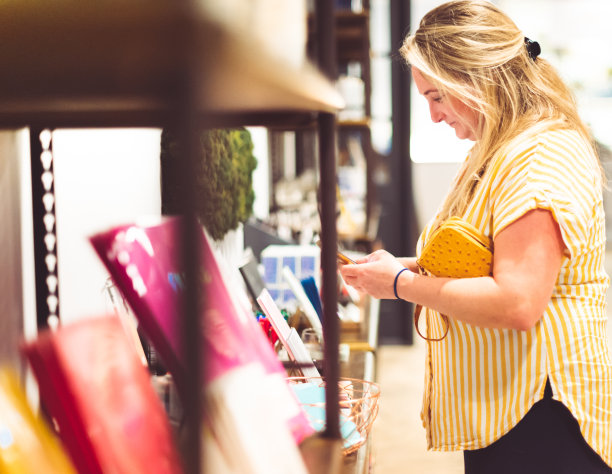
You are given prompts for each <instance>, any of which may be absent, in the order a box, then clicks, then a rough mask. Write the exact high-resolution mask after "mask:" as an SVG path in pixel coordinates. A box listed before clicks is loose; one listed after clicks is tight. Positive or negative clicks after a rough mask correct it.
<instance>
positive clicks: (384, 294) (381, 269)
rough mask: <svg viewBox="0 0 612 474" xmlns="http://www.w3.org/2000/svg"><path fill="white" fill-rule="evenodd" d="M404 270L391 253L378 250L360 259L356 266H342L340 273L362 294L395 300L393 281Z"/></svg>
mask: <svg viewBox="0 0 612 474" xmlns="http://www.w3.org/2000/svg"><path fill="white" fill-rule="evenodd" d="M403 268H405V267H404V265H402V263H401V262H400V260H399V259H397V258H395V257H394V256H393V255H391V254H390V253H389V252H387V251H385V250H377V251H376V252H374V253H371V254H370V255H367V256H365V257H362V258H360V259H358V260H357V264H356V265H342V266H341V267H340V272H341V274H342V278H344V281H345V282H346V283H347V284H348V285H350V286H352V287H353V288H355V289H356V290H357V291H359V292H360V293H367V294H369V295H371V296H373V297H374V298H379V299H384V298H395V294H394V293H393V281H394V280H395V275H397V273H398V272H399V271H400V270H401V269H403Z"/></svg>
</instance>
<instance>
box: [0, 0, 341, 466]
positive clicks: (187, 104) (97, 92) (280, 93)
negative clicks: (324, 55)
mask: <svg viewBox="0 0 612 474" xmlns="http://www.w3.org/2000/svg"><path fill="white" fill-rule="evenodd" d="M327 4H329V2H325V1H323V0H319V1H318V2H317V7H318V9H317V24H318V28H319V34H320V35H321V36H320V38H321V43H322V44H327V42H329V41H332V40H333V36H334V31H333V22H332V23H329V22H328V20H327V16H328V15H329V11H328V10H327V8H328V6H327ZM326 15H327V16H326ZM0 24H2V25H3V28H2V29H1V30H0V62H1V63H2V64H3V68H4V70H5V71H7V74H3V75H2V76H1V77H0V127H1V128H19V127H29V128H30V129H31V130H32V131H36V133H32V140H31V145H32V159H33V161H36V160H39V158H40V157H41V156H42V154H43V152H48V153H50V154H51V158H52V152H53V146H52V145H53V144H52V141H51V142H45V141H42V142H41V140H40V139H39V138H38V137H39V134H38V132H39V131H42V130H45V129H49V130H53V129H55V128H61V127H136V126H138V127H142V126H153V127H163V126H164V125H166V124H169V123H171V124H173V125H177V124H178V125H179V128H180V129H181V130H182V131H183V133H184V138H186V139H188V140H187V143H189V144H190V145H188V147H187V148H188V150H189V151H188V153H186V158H185V160H184V163H183V170H182V172H183V176H184V178H185V182H186V183H187V184H188V185H186V186H185V189H184V192H185V194H184V196H183V199H184V202H185V208H186V209H187V214H191V215H194V213H193V206H192V205H191V204H190V200H191V201H192V199H191V197H192V196H193V194H192V191H193V185H189V184H190V183H191V177H192V176H193V175H194V174H193V173H191V172H190V170H191V169H192V164H193V161H194V160H195V156H196V152H195V150H196V146H195V143H194V141H195V137H196V132H197V130H199V129H201V128H202V127H207V126H208V127H212V126H215V127H227V126H233V125H265V126H276V125H282V126H283V127H290V126H300V125H302V124H309V123H312V122H313V121H316V122H317V123H318V127H319V128H318V133H319V142H320V148H319V150H320V156H319V158H320V161H321V186H322V188H323V189H322V191H323V192H322V207H323V209H322V224H321V225H322V234H323V236H324V239H323V242H324V244H323V249H322V259H321V261H322V266H323V282H324V286H323V305H324V308H334V310H333V313H335V308H336V305H337V301H336V297H337V295H336V259H335V250H336V231H335V205H336V201H335V189H334V187H333V186H332V184H333V185H335V182H334V176H335V156H334V154H335V148H334V137H335V135H334V134H335V126H336V124H335V115H334V114H335V113H336V112H337V110H338V109H340V108H342V107H343V100H342V98H341V97H340V96H339V94H338V93H337V92H336V90H335V88H334V86H333V84H332V83H331V82H330V79H329V77H330V76H329V75H328V77H326V76H325V75H323V74H322V73H320V72H319V70H318V69H317V68H315V67H314V66H312V65H308V64H307V65H304V67H302V68H299V69H298V68H294V67H291V66H289V65H288V64H286V63H284V62H283V61H281V60H278V59H277V58H275V57H272V56H271V55H269V54H266V51H265V50H261V49H260V48H257V47H256V45H254V44H253V43H252V42H251V41H250V40H251V39H250V38H249V37H248V36H247V33H246V32H237V31H232V30H230V29H227V28H226V27H224V26H222V25H220V24H218V23H216V22H214V21H211V19H210V18H208V17H207V16H206V15H205V14H204V12H203V10H202V7H200V6H198V5H197V3H196V2H146V1H144V0H132V1H130V2H120V1H117V0H111V1H107V2H103V3H100V2H95V3H94V2H86V3H83V2H77V1H74V0H60V1H57V2H53V3H49V2H43V1H42V0H31V1H22V0H9V1H6V2H3V4H2V6H0ZM324 49H325V48H322V50H324ZM328 49H329V48H328ZM323 62H324V63H325V61H323ZM326 64H327V65H328V66H329V64H330V62H329V60H328V61H327V62H326ZM329 70H330V69H329V68H328V69H327V71H329ZM46 156H48V155H46ZM52 171H53V170H52V160H51V165H50V166H46V165H45V166H43V170H42V171H41V172H42V173H51V176H52ZM40 178H41V176H36V175H35V176H33V180H32V182H33V187H34V189H33V199H34V205H35V206H37V205H38V204H39V203H40V202H41V201H42V198H43V196H44V195H45V194H51V195H52V194H53V188H52V187H51V188H49V187H45V185H44V184H42V183H41V179H40ZM52 211H53V206H51V209H50V210H49V209H45V210H39V211H37V212H38V217H35V218H36V219H37V220H38V219H40V218H42V216H41V215H40V213H48V212H52ZM35 216H36V212H35ZM51 227H52V228H51V229H46V230H44V231H43V230H42V229H43V228H44V227H42V226H41V223H40V221H38V222H35V229H39V230H35V235H34V238H35V246H42V245H45V244H44V237H45V235H46V234H51V235H52V236H53V237H55V229H54V228H53V226H51ZM195 235H196V229H194V228H186V229H185V231H184V236H183V242H182V244H183V248H184V249H185V250H184V252H183V255H182V259H183V262H184V268H185V274H186V281H187V287H186V288H187V291H186V303H187V304H186V310H185V314H184V320H183V325H184V327H183V329H182V334H183V335H184V345H185V348H186V354H187V358H188V360H189V361H190V363H191V364H192V365H191V366H190V367H188V370H189V373H190V374H191V375H192V377H191V378H192V380H193V382H194V386H196V387H197V386H198V385H199V382H200V375H199V374H200V370H199V369H200V367H199V362H198V361H199V344H200V340H199V337H198V334H200V328H199V321H198V320H199V317H198V316H199V313H198V292H197V289H196V288H193V287H194V286H195V285H190V284H189V282H190V281H195V278H193V277H194V275H195V274H196V272H197V271H198V269H197V268H196V265H195V262H197V261H198V258H197V255H198V251H199V250H198V248H197V245H196V244H195V242H196V239H195ZM48 273H49V270H48V267H47V265H46V263H45V261H44V258H42V257H41V256H40V255H38V256H37V258H36V276H37V279H38V280H39V281H40V284H38V285H37V288H38V290H37V300H38V302H39V304H38V306H37V307H38V313H39V314H38V322H39V327H40V328H43V327H46V326H47V324H48V323H49V321H48V316H49V315H50V314H56V315H59V314H60V312H59V309H60V304H59V303H60V302H58V306H57V307H56V308H55V309H54V310H53V311H52V310H51V308H49V297H50V296H55V297H57V293H54V291H55V290H54V291H51V289H50V288H48V287H47V286H46V283H45V280H46V277H47V276H48ZM324 330H325V333H326V341H327V344H326V349H325V351H326V352H325V361H326V374H327V378H328V382H330V383H329V384H328V386H329V387H332V389H330V390H327V398H326V402H327V406H328V408H329V407H332V408H333V407H336V408H337V407H338V394H337V384H336V383H335V380H336V379H337V377H338V373H339V369H338V354H337V344H338V340H339V334H338V333H339V328H338V324H337V320H336V318H325V327H324ZM193 394H194V395H193V396H192V397H191V398H190V399H189V400H186V401H185V402H186V403H185V406H184V408H185V411H186V413H187V414H188V416H187V417H186V419H187V420H188V423H189V426H188V427H187V428H188V429H187V432H188V440H187V443H186V444H185V450H184V453H183V455H184V458H185V464H186V466H187V467H188V469H189V471H190V472H198V471H199V466H200V456H201V453H200V446H199V444H200V443H199V433H200V425H199V423H200V413H201V407H200V400H199V398H198V391H197V390H193ZM334 413H337V409H336V410H334V409H328V410H327V429H326V431H325V432H324V434H323V436H322V437H321V444H322V446H317V447H316V449H315V451H314V454H315V456H316V457H318V458H320V462H317V463H316V464H317V465H318V467H317V468H316V469H318V470H315V471H313V472H334V471H332V470H330V469H332V467H331V466H333V464H334V463H331V464H330V463H329V462H328V461H329V460H331V459H333V458H334V452H333V449H334V446H337V447H338V448H339V445H338V443H337V442H336V441H337V440H338V438H339V429H338V417H337V416H334ZM326 440H328V441H330V443H326ZM330 446H331V448H330Z"/></svg>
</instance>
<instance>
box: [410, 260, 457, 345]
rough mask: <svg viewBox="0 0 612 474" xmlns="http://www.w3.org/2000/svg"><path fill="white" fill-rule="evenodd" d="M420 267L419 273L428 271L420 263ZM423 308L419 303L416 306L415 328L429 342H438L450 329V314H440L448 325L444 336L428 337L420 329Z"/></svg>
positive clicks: (444, 335)
mask: <svg viewBox="0 0 612 474" xmlns="http://www.w3.org/2000/svg"><path fill="white" fill-rule="evenodd" d="M418 267H419V273H420V274H421V275H425V274H426V273H427V272H426V270H425V269H424V268H423V267H421V265H418ZM422 310H423V306H422V305H420V304H417V305H415V306H414V328H415V329H416V332H417V334H418V335H419V336H421V337H422V338H423V339H425V340H426V341H429V342H438V341H441V340H442V339H444V338H445V337H446V335H447V334H448V330H449V329H450V322H449V321H448V316H446V315H445V314H441V315H440V316H442V320H443V321H444V324H445V325H446V330H445V331H444V334H442V337H438V338H435V337H427V336H423V334H421V330H420V329H419V317H420V316H421V311H422Z"/></svg>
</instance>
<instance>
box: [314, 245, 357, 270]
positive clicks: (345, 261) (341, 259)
mask: <svg viewBox="0 0 612 474" xmlns="http://www.w3.org/2000/svg"><path fill="white" fill-rule="evenodd" d="M317 245H318V246H319V248H321V241H320V240H317ZM336 256H337V257H338V263H341V264H342V265H350V264H356V263H357V262H356V261H355V260H353V259H352V258H350V257H347V256H346V255H344V254H343V253H342V252H340V251H339V250H338V251H337V252H336Z"/></svg>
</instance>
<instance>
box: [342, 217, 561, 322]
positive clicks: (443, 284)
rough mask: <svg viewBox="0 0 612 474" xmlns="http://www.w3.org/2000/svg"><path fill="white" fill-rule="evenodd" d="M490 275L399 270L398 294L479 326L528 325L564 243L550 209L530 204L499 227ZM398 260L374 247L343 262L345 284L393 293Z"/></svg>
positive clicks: (537, 314) (540, 308)
mask: <svg viewBox="0 0 612 474" xmlns="http://www.w3.org/2000/svg"><path fill="white" fill-rule="evenodd" d="M494 245H495V250H494V253H493V276H491V277H480V278H434V277H428V276H422V275H418V274H416V273H413V272H403V273H402V274H401V275H400V277H399V278H398V283H397V290H398V294H399V296H400V297H401V298H403V299H405V300H408V301H412V302H414V303H418V304H422V305H423V306H427V307H429V308H432V309H435V310H436V311H439V312H440V313H442V314H446V315H448V316H450V317H453V318H455V319H457V320H460V321H464V322H467V323H470V324H473V325H477V326H481V327H492V328H508V329H519V330H528V329H530V328H531V327H533V325H535V323H536V322H537V321H538V320H539V319H540V318H541V317H542V314H543V313H544V310H545V308H546V306H547V304H548V302H549V300H550V297H551V294H552V291H553V288H554V285H555V282H556V279H557V276H558V274H559V270H560V267H561V260H562V257H563V251H564V249H565V245H564V243H563V240H562V237H561V232H560V230H559V226H558V224H557V222H556V221H555V220H554V218H553V216H552V213H551V212H550V211H548V210H544V209H536V210H533V211H530V212H528V213H526V214H525V215H524V216H522V217H521V218H519V219H517V220H516V221H515V222H513V223H512V224H510V225H509V226H508V227H506V228H505V229H503V230H502V231H501V232H500V233H499V234H498V235H497V237H496V238H495V243H494ZM402 267H403V265H402V263H401V262H400V261H399V260H397V259H394V258H393V257H392V256H391V255H390V254H388V253H386V252H380V253H379V252H375V253H373V254H372V255H371V256H368V261H367V262H365V263H364V264H362V265H347V266H345V267H343V268H342V276H343V277H344V279H345V280H346V282H347V283H348V284H349V285H352V286H354V287H355V288H356V289H358V290H359V291H362V292H366V293H369V294H371V295H372V296H374V297H377V298H395V295H394V293H393V281H394V279H395V276H396V275H397V272H398V271H399V270H401V269H402Z"/></svg>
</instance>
